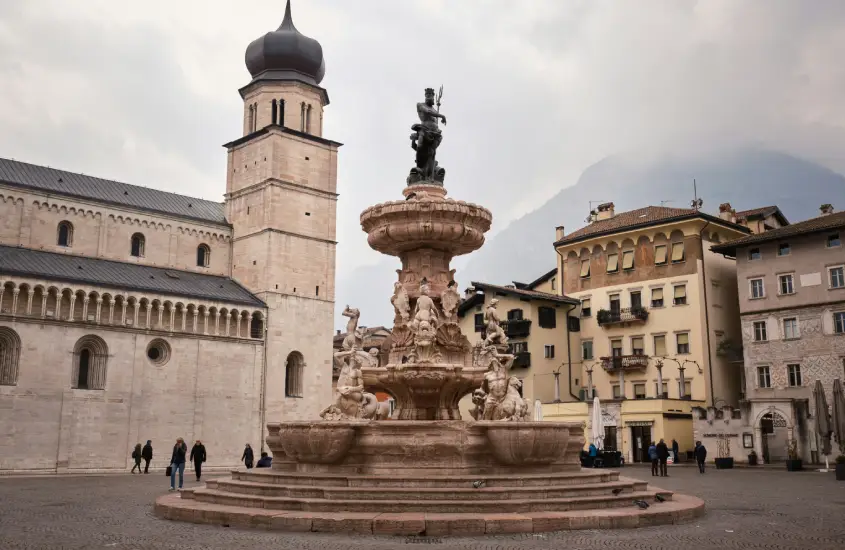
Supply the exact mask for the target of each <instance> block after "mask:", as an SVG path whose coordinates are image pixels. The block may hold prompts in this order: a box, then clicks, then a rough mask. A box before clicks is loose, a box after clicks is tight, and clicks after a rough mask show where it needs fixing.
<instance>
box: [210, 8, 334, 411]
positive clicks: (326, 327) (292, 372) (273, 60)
mask: <svg viewBox="0 0 845 550" xmlns="http://www.w3.org/2000/svg"><path fill="white" fill-rule="evenodd" d="M246 66H247V69H248V70H249V72H250V75H251V76H252V80H251V81H250V82H249V83H248V84H247V85H246V86H244V87H243V88H241V89H240V94H241V97H242V98H243V100H244V111H243V113H244V124H243V136H242V137H240V138H239V139H236V140H235V141H232V142H230V143H227V144H226V145H225V147H226V148H227V150H228V167H227V171H228V172H227V178H226V217H227V219H228V220H229V222H230V223H231V224H232V225H233V228H234V232H233V233H234V234H233V239H232V252H233V254H232V266H231V271H232V276H233V277H234V278H235V279H236V280H237V281H239V282H240V283H241V284H243V285H244V286H246V287H247V288H249V289H250V290H251V291H252V292H254V293H255V294H256V295H257V296H258V297H259V298H261V299H262V300H264V301H265V302H266V303H267V306H268V316H267V320H266V323H265V327H266V340H265V346H266V348H265V361H266V368H265V372H266V374H265V377H264V381H263V385H264V406H263V411H262V412H264V413H265V414H264V416H263V418H262V424H266V423H267V422H277V421H282V420H296V419H314V418H317V416H318V413H319V411H320V409H321V408H322V407H323V406H325V404H326V403H328V402H329V401H330V399H331V382H332V378H331V376H332V335H333V315H334V290H335V288H334V282H335V248H336V242H335V226H336V208H337V193H336V190H337V152H338V148H339V147H340V146H341V144H340V143H337V142H334V141H331V140H328V139H325V138H324V137H323V111H324V108H325V107H326V106H327V105H328V104H329V97H328V93H327V92H326V90H324V89H323V88H321V87H320V82H321V81H322V79H323V76H324V75H325V62H324V60H323V49H322V47H321V46H320V43H319V42H317V41H316V40H314V39H312V38H308V37H307V36H304V35H303V34H301V33H300V32H299V31H298V30H297V29H296V27H295V26H294V24H293V19H292V17H291V6H290V0H288V2H287V6H286V8H285V16H284V19H283V21H282V24H281V26H279V28H278V29H277V30H275V31H271V32H268V33H267V34H265V35H264V36H262V37H260V38H258V39H256V40H254V41H253V42H252V43H251V44H250V45H249V46H248V47H247V50H246ZM233 367H235V366H233ZM256 383H259V381H256Z"/></svg>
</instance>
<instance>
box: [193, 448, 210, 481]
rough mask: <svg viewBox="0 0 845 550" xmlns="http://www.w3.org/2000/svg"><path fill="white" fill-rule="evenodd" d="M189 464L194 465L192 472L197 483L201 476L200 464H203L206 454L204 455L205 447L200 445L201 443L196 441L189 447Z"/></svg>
mask: <svg viewBox="0 0 845 550" xmlns="http://www.w3.org/2000/svg"><path fill="white" fill-rule="evenodd" d="M190 459H191V462H193V463H194V472H195V473H196V474H197V481H199V480H200V476H202V463H203V462H205V459H206V454H205V445H203V444H202V441H200V440H199V439H197V442H196V443H194V446H193V447H191V456H190Z"/></svg>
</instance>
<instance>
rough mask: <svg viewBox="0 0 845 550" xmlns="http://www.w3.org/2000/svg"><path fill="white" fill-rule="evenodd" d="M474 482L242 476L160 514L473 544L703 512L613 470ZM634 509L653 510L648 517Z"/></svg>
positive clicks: (168, 504) (170, 502)
mask: <svg viewBox="0 0 845 550" xmlns="http://www.w3.org/2000/svg"><path fill="white" fill-rule="evenodd" d="M473 481H477V479H474V478H472V477H469V476H426V477H418V478H413V477H411V478H407V477H406V478H401V479H400V478H398V477H397V478H388V477H382V476H355V475H337V474H298V473H289V472H284V473H283V472H276V471H273V470H270V471H266V472H264V471H262V472H256V471H251V472H242V471H237V472H233V473H232V477H231V478H226V479H218V480H212V481H209V482H208V483H207V486H206V487H204V488H198V489H194V490H187V491H182V493H181V494H180V495H172V494H171V495H166V496H163V497H161V498H159V499H158V501H157V502H156V508H155V509H156V514H157V515H158V516H159V517H163V518H166V519H174V520H180V521H191V522H195V523H211V524H222V525H232V526H252V527H262V528H268V529H277V530H296V531H354V532H362V533H374V534H406V535H420V534H424V535H446V534H453V535H459V534H462V535H470V534H484V533H491V534H492V533H505V532H514V533H516V532H532V531H533V532H538V531H552V530H560V529H579V528H599V527H607V528H609V527H635V526H639V525H655V524H660V523H676V522H678V521H681V520H684V519H690V518H692V517H695V516H697V515H699V514H700V513H702V512H703V508H704V504H703V502H702V501H700V500H699V499H695V498H692V497H687V496H683V495H673V494H672V493H671V492H668V491H662V490H659V489H653V488H652V489H648V486H647V483H646V482H643V481H637V480H632V479H627V478H620V477H619V474H618V472H611V471H607V470H604V471H600V472H596V471H594V470H584V471H582V472H580V473H565V474H552V475H517V476H490V477H486V478H484V481H485V485H484V486H483V487H481V488H478V489H476V488H474V487H473ZM614 490H615V491H616V492H617V494H614ZM658 494H659V495H660V497H661V498H662V499H663V502H658V501H657V500H656V495H658ZM634 500H644V501H647V502H649V503H651V506H650V507H649V508H648V509H646V510H641V509H640V508H638V507H636V506H635V505H634ZM503 512H506V513H503Z"/></svg>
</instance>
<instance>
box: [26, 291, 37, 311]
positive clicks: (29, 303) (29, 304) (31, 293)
mask: <svg viewBox="0 0 845 550" xmlns="http://www.w3.org/2000/svg"><path fill="white" fill-rule="evenodd" d="M33 296H35V289H32V288H30V289H29V292H28V296H27V298H26V314H27V315H32V297H33Z"/></svg>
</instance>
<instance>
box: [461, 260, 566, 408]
mask: <svg viewBox="0 0 845 550" xmlns="http://www.w3.org/2000/svg"><path fill="white" fill-rule="evenodd" d="M556 274H557V269H555V270H552V271H551V272H549V273H547V274H546V275H544V276H543V277H540V278H539V279H537V280H536V281H534V282H532V283H529V284H527V285H526V284H519V283H515V284H514V285H512V286H499V285H491V284H487V283H478V282H473V283H472V285H473V286H472V288H470V289H468V290H467V292H466V298H465V299H464V301H463V302H461V305H460V307H459V308H458V317H459V323H460V325H461V331H462V332H463V333H464V334H466V335H467V338H469V341H470V343H471V344H474V343H475V342H478V341H480V340H481V339H482V338H483V331H484V309H485V308H486V307H487V305H488V304H489V303H490V301H491V300H493V299H497V300H498V304H497V306H496V309H497V311H498V312H499V315H500V316H501V317H502V319H506V320H504V321H503V323H502V326H503V328H504V330H505V334H506V335H507V337H508V346H509V351H510V352H511V353H513V354H514V355H515V356H516V359H515V360H514V363H513V367H512V368H511V374H512V375H513V376H516V377H517V378H519V379H520V380H521V381H522V395H523V397H525V398H526V399H527V400H528V401H529V403H533V402H534V400H536V399H539V400H540V401H543V402H545V401H550V402H551V401H554V400H555V399H559V400H573V401H574V400H577V399H578V396H577V395H571V394H569V390H570V389H571V388H572V387H577V385H578V384H580V376H581V374H580V372H579V371H578V370H574V369H570V365H571V364H572V360H573V358H574V359H577V354H578V349H579V348H578V339H577V335H576V333H575V332H574V331H573V329H577V326H575V325H577V324H578V323H579V322H580V321H579V319H578V318H577V317H570V315H569V313H570V312H572V311H573V310H574V309H575V308H577V307H578V305H579V303H580V302H578V300H574V299H572V298H568V297H566V296H561V295H558V294H556V293H552V292H544V291H540V290H538V289H539V288H543V289H548V290H552V287H553V286H556V280H557V275H556ZM573 323H574V325H573ZM570 340H571V341H572V343H573V345H570ZM570 370H571V376H572V379H571V380H572V382H575V384H574V385H573V384H572V383H571V382H568V381H567V378H569V377H570ZM561 394H564V395H561ZM470 408H472V403H471V396H466V397H464V399H462V400H461V416H462V417H463V418H470V415H469V410H470Z"/></svg>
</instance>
